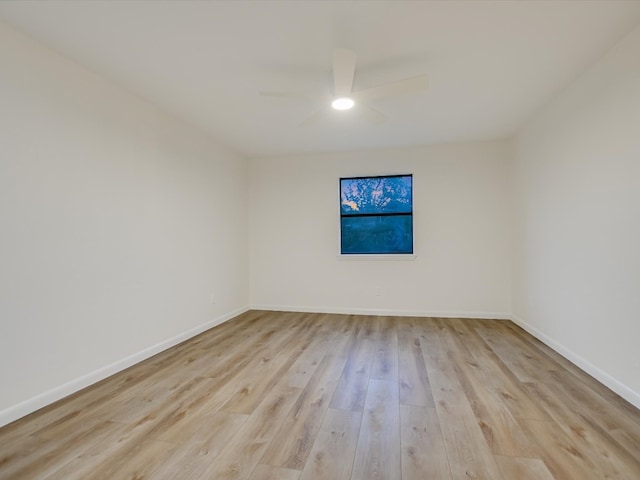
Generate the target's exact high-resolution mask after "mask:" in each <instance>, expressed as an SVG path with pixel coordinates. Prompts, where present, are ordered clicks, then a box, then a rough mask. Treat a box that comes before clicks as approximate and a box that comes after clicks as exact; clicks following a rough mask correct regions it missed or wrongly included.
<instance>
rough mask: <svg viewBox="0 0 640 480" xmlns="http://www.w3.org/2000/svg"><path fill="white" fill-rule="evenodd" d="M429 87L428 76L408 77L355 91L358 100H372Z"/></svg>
mask: <svg viewBox="0 0 640 480" xmlns="http://www.w3.org/2000/svg"><path fill="white" fill-rule="evenodd" d="M426 88H427V76H426V75H420V76H418V77H412V78H406V79H404V80H398V81H397V82H391V83H386V84H384V85H380V86H378V87H372V88H367V89H365V90H360V91H359V92H355V93H354V97H355V98H357V99H358V100H370V99H373V98H384V97H392V96H394V95H401V94H403V93H411V92H417V91H419V90H424V89H426Z"/></svg>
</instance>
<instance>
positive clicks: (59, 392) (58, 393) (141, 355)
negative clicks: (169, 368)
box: [0, 306, 249, 427]
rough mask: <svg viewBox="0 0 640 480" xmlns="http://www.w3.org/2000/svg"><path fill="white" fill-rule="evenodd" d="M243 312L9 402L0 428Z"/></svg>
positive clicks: (244, 309) (238, 311) (218, 318)
mask: <svg viewBox="0 0 640 480" xmlns="http://www.w3.org/2000/svg"><path fill="white" fill-rule="evenodd" d="M247 311H249V306H244V307H241V308H238V309H236V310H233V311H231V312H228V313H225V314H224V315H220V316H218V317H216V318H214V319H212V320H210V321H208V322H206V323H203V324H202V325H199V326H197V327H195V328H192V329H190V330H187V331H186V332H182V333H180V334H178V335H176V336H175V337H172V338H169V339H167V340H164V341H162V342H160V343H157V344H156V345H153V346H151V347H149V348H145V349H144V350H141V351H139V352H137V353H134V354H133V355H129V356H128V357H126V358H123V359H122V360H118V361H117V362H114V363H111V364H110V365H106V366H104V367H102V368H100V369H98V370H95V371H93V372H90V373H88V374H86V375H83V376H81V377H79V378H76V379H75V380H72V381H70V382H67V383H65V384H63V385H60V386H59V387H56V388H53V389H51V390H49V391H46V392H43V393H41V394H39V395H36V396H35V397H32V398H30V399H28V400H25V401H23V402H20V403H18V404H17V405H13V406H11V407H9V408H7V409H5V410H2V411H0V427H2V426H4V425H7V424H9V423H11V422H13V421H15V420H18V419H20V418H22V417H24V416H26V415H28V414H30V413H33V412H35V411H36V410H39V409H41V408H42V407H45V406H47V405H50V404H52V403H53V402H56V401H58V400H60V399H62V398H64V397H67V396H69V395H71V394H72V393H76V392H78V391H79V390H82V389H83V388H86V387H88V386H89V385H93V384H94V383H96V382H99V381H100V380H104V379H105V378H107V377H109V376H111V375H113V374H115V373H118V372H121V371H122V370H124V369H126V368H129V367H131V366H132V365H135V364H136V363H140V362H141V361H143V360H146V359H147V358H149V357H152V356H154V355H156V354H158V353H160V352H162V351H164V350H167V349H168V348H171V347H173V346H175V345H177V344H179V343H181V342H184V341H185V340H188V339H190V338H192V337H195V336H196V335H199V334H200V333H202V332H204V331H206V330H209V329H210V328H213V327H215V326H217V325H220V324H222V323H224V322H226V321H228V320H231V319H232V318H234V317H237V316H238V315H241V314H243V313H245V312H247Z"/></svg>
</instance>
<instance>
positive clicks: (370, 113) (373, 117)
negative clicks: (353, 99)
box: [358, 102, 388, 125]
mask: <svg viewBox="0 0 640 480" xmlns="http://www.w3.org/2000/svg"><path fill="white" fill-rule="evenodd" d="M358 109H359V110H361V111H362V113H363V114H364V116H365V117H367V119H368V120H369V121H371V122H372V123H375V124H376V125H379V124H381V123H384V122H386V121H387V120H388V117H387V116H386V115H385V114H384V113H382V112H379V111H378V110H376V109H375V108H371V107H370V106H369V105H365V104H364V103H361V102H360V103H358Z"/></svg>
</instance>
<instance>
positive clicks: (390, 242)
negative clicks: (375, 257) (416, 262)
mask: <svg viewBox="0 0 640 480" xmlns="http://www.w3.org/2000/svg"><path fill="white" fill-rule="evenodd" d="M340 221H341V223H342V253H344V254H367V253H413V222H412V218H411V215H381V216H377V215H374V216H366V217H342V218H341V219H340Z"/></svg>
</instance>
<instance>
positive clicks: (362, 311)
mask: <svg viewBox="0 0 640 480" xmlns="http://www.w3.org/2000/svg"><path fill="white" fill-rule="evenodd" d="M251 310H268V311H279V312H308V313H337V314H343V315H384V316H394V317H439V318H480V319H492V320H511V315H508V314H505V313H496V312H450V311H447V312H438V311H428V310H392V309H379V308H378V309H375V308H347V307H304V306H300V305H264V304H255V305H254V304H252V305H251Z"/></svg>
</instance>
